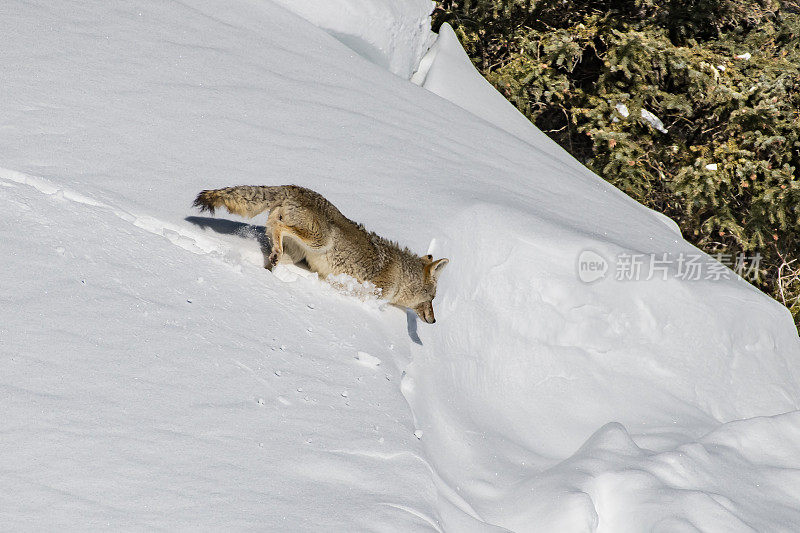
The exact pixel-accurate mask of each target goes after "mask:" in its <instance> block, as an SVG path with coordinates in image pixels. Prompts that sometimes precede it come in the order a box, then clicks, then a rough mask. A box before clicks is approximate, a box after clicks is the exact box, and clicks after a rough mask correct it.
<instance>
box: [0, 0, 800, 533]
mask: <svg viewBox="0 0 800 533" xmlns="http://www.w3.org/2000/svg"><path fill="white" fill-rule="evenodd" d="M396 4H397V5H396ZM423 4H424V3H419V4H417V3H414V4H411V3H404V4H398V3H394V2H378V1H377V0H376V1H374V2H370V3H366V2H365V3H361V4H359V5H360V6H363V8H359V9H358V10H349V11H336V12H333V11H330V12H328V11H325V8H324V6H323V5H322V4H319V3H306V2H297V4H296V5H293V6H292V9H293V10H295V11H297V12H301V13H303V14H304V15H303V16H304V17H306V18H308V19H310V20H313V21H315V23H316V24H318V25H319V26H320V27H321V28H322V29H320V27H317V26H315V25H313V24H311V23H309V22H308V21H307V20H305V19H304V18H303V17H300V16H298V15H297V14H293V13H291V12H289V11H287V10H285V9H284V8H282V7H279V6H278V5H276V4H274V3H271V2H260V3H250V2H233V3H227V2H226V3H221V2H217V1H215V0H196V1H192V2H189V3H163V2H143V3H139V4H137V5H136V6H134V5H131V4H130V3H128V2H123V1H121V0H112V1H108V2H103V3H97V4H81V5H75V4H72V3H67V2H50V3H48V4H46V5H44V4H43V5H33V4H30V3H29V2H24V1H22V0H12V2H11V4H10V8H9V10H7V11H8V13H11V15H10V16H7V17H3V18H2V19H0V47H2V49H3V51H4V56H3V61H5V62H6V64H7V65H8V67H9V68H7V69H5V72H6V73H7V76H6V79H5V80H4V83H5V89H6V93H5V94H6V100H5V101H6V105H4V106H2V108H0V124H2V127H0V145H1V146H3V147H4V153H3V157H2V162H0V167H2V170H0V205H2V207H3V209H4V211H5V212H6V213H7V215H8V216H7V217H5V218H4V220H3V221H2V222H0V239H1V240H2V242H3V245H4V250H7V252H6V253H7V255H6V263H5V264H4V266H5V267H6V272H7V275H6V276H4V278H3V280H2V282H0V298H2V300H3V302H4V303H6V305H5V306H3V312H2V316H0V339H2V342H0V351H2V357H1V358H0V361H2V363H0V365H2V366H0V388H2V390H3V391H4V393H5V394H6V397H5V399H4V406H5V408H6V410H5V413H6V414H5V416H4V422H5V426H4V428H3V430H4V439H3V448H2V452H3V453H0V469H2V470H3V472H4V473H5V475H4V476H2V477H1V478H0V488H2V491H0V508H2V509H3V513H4V515H3V516H4V518H3V520H4V523H5V524H7V525H8V526H9V527H10V528H12V529H19V528H25V527H31V524H35V526H33V527H37V528H39V529H54V528H58V527H64V526H68V527H73V528H74V527H81V526H84V527H91V526H96V525H101V524H102V525H103V526H104V527H108V525H112V526H113V527H125V528H154V527H158V528H165V529H177V528H181V529H186V528H189V527H202V528H205V529H209V528H210V529H229V528H237V529H254V528H257V529H266V530H272V531H286V530H314V531H330V530H380V531H398V530H400V531H422V530H446V531H459V532H461V531H501V530H503V529H502V528H506V529H509V530H514V531H535V530H539V531H585V530H597V531H625V530H631V531H642V530H648V529H654V530H662V531H675V530H691V529H692V528H694V529H700V530H725V531H737V530H746V529H747V528H755V529H759V530H772V531H780V530H793V529H796V528H797V525H798V524H800V516H798V512H799V511H798V505H797V503H796V502H797V497H798V490H799V489H800V480H799V479H798V477H797V472H798V471H800V464H798V459H797V458H798V457H799V456H798V448H799V447H800V430H798V427H800V422H799V421H798V416H797V411H798V403H800V381H799V380H798V378H800V358H799V357H798V356H800V346H799V345H798V342H799V341H798V338H797V335H796V333H795V331H794V328H793V325H792V322H791V318H790V317H789V315H788V312H786V310H785V309H783V308H782V307H780V306H779V305H778V304H776V303H775V302H773V301H771V300H770V299H769V298H767V297H765V296H764V295H763V294H761V293H759V292H758V291H756V290H755V289H753V288H752V287H750V286H749V285H747V284H746V283H744V282H741V281H738V280H734V279H731V280H724V279H721V280H716V281H715V280H699V281H686V280H681V279H679V278H678V276H677V274H678V272H677V270H676V268H677V267H676V265H675V264H671V265H669V266H668V268H666V270H665V271H664V272H665V277H666V279H664V280H662V279H660V278H659V277H654V278H653V279H650V280H647V279H646V277H647V276H643V279H639V280H638V281H618V280H617V279H615V274H616V272H617V266H618V265H617V262H618V259H619V258H620V257H621V256H623V255H624V254H628V255H631V254H643V255H644V256H645V257H646V258H649V254H650V253H654V254H662V253H666V254H670V257H679V256H681V254H683V255H687V254H698V253H699V252H698V251H697V250H695V249H694V248H693V247H691V246H690V245H688V244H687V243H686V242H685V241H683V240H682V239H680V237H679V236H678V235H676V233H675V231H674V227H670V226H668V225H667V224H664V223H663V221H662V219H660V218H658V217H655V216H653V214H652V212H650V211H648V210H646V209H643V208H642V207H641V206H639V205H637V204H635V203H634V202H633V201H631V200H629V199H628V198H627V197H625V196H624V195H622V194H621V193H620V192H619V191H617V190H616V189H614V188H612V187H610V186H609V185H608V184H606V183H605V182H603V181H602V180H600V179H599V178H597V177H596V176H594V175H592V174H591V173H590V172H588V171H587V170H586V169H584V168H582V167H580V165H578V164H577V163H576V162H575V161H574V160H573V159H572V158H570V157H569V156H568V155H566V154H564V153H563V151H561V150H560V149H557V148H556V147H555V146H554V145H553V144H552V143H551V142H550V141H549V140H546V139H545V138H544V137H543V136H542V135H541V134H540V133H539V132H536V130H535V129H534V128H532V126H530V125H529V124H527V123H526V124H527V125H525V124H523V122H522V121H520V119H519V117H516V118H514V117H515V116H514V115H513V113H511V111H513V110H511V111H509V109H508V107H507V104H505V103H504V101H502V102H501V99H498V98H497V97H496V96H495V94H496V93H493V92H492V89H491V87H490V86H488V85H487V84H485V83H484V82H483V80H481V79H480V78H479V77H478V76H477V75H476V73H475V72H474V70H470V69H468V68H466V64H465V63H464V61H463V59H464V57H461V59H458V58H457V57H456V58H455V59H454V58H453V57H454V56H452V55H448V54H451V53H452V54H455V55H456V56H458V52H459V49H458V48H457V47H456V46H457V43H455V42H454V41H453V40H452V38H451V40H450V41H449V44H448V41H447V40H443V39H447V37H445V36H446V35H447V33H445V34H444V35H443V36H442V37H440V41H439V44H438V45H437V46H438V47H437V48H435V49H434V50H435V51H434V52H432V54H434V55H429V56H428V57H427V60H428V63H429V64H428V65H427V66H426V71H425V74H426V75H425V77H424V79H425V82H424V86H425V87H426V88H420V87H418V86H416V85H414V84H413V83H411V82H409V81H408V80H407V79H403V78H404V77H407V74H409V73H410V71H412V70H414V66H415V65H414V60H412V59H411V58H412V57H419V56H421V55H422V51H423V50H424V49H425V44H424V43H425V42H426V40H427V38H428V37H427V34H425V32H424V31H422V29H420V28H422V27H423V26H420V19H419V16H422V15H420V14H421V13H422V6H423ZM337 5H345V4H342V3H340V4H337ZM347 5H348V6H355V5H356V4H355V3H348V4H347ZM321 6H322V7H321ZM398 6H400V7H398ZM311 7H314V9H311ZM303 10H305V11H303ZM380 10H389V11H384V12H391V13H396V16H395V18H393V19H391V20H394V21H395V22H394V23H393V24H396V26H393V28H395V30H396V34H394V35H395V37H393V39H395V40H394V41H392V42H394V43H395V44H394V45H386V46H384V48H381V49H382V50H384V52H385V53H386V54H388V55H385V56H384V57H387V58H389V57H390V56H391V57H400V55H397V56H395V55H394V54H399V51H400V50H406V51H408V49H407V48H404V46H405V45H403V44H402V43H412V44H413V46H412V49H413V50H414V52H413V53H409V55H408V56H406V58H405V59H403V60H402V61H400V62H399V63H393V61H394V60H393V59H391V58H390V59H388V60H387V61H382V60H373V61H372V62H367V61H364V60H363V59H362V58H360V57H355V56H354V54H353V52H352V51H351V50H349V49H347V48H345V47H343V46H342V45H341V43H339V42H337V41H335V40H333V39H331V37H330V33H329V32H331V31H334V32H336V31H339V32H340V33H346V34H351V35H356V36H358V39H359V42H371V43H373V44H375V43H376V42H377V41H370V39H372V37H369V35H373V36H377V35H378V34H379V33H380V31H378V30H373V29H372V26H370V25H369V24H365V22H364V21H365V19H364V18H363V17H367V15H368V14H370V13H375V12H378V11H380ZM392 10H399V11H392ZM312 11H313V13H312ZM314 13H316V14H318V15H319V18H317V19H314V18H313V17H312V15H313V14H314ZM367 18H368V19H369V20H373V18H372V17H367ZM377 19H379V20H381V21H382V22H384V21H386V20H390V19H387V18H386V17H377V18H376V20H377ZM336 28H339V29H338V30H337V29H336ZM347 28H350V29H349V30H347ZM373 31H374V32H375V33H371V32H373ZM445 32H447V30H445ZM451 37H453V36H451ZM375 38H376V39H377V37H375ZM345 40H346V39H345ZM351 44H352V43H351ZM353 46H354V48H357V49H358V48H359V46H360V45H353ZM381 46H383V45H381ZM376 48H380V47H379V46H376ZM361 53H365V49H359V54H361ZM460 54H461V55H462V56H463V51H462V52H460ZM367 55H369V54H367ZM401 55H402V54H401ZM376 57H377V56H376ZM448 57H450V59H448ZM459 61H460V63H459ZM395 64H396V65H401V64H403V65H405V67H403V68H402V69H399V67H398V68H395V67H393V66H392V65H395ZM458 65H460V66H458ZM406 67H408V68H406ZM390 71H391V72H390ZM394 74H401V76H397V75H394ZM428 89H430V90H428ZM434 89H435V90H436V91H437V94H438V95H437V94H434V93H433V92H431V90H434ZM459 93H460V94H463V95H466V96H464V97H463V98H461V99H460V100H459V99H458V98H457V94H459ZM439 95H441V96H439ZM448 99H450V100H452V101H448ZM454 102H455V103H454ZM503 106H506V107H503ZM486 110H492V111H491V113H487V112H486ZM481 113H484V114H483V115H482V114H481ZM245 183H250V184H256V183H263V184H277V183H299V184H303V185H306V186H308V187H311V188H313V189H315V190H317V191H319V192H321V193H323V194H324V195H325V196H327V197H328V198H329V199H330V200H331V201H333V202H334V204H336V205H337V206H338V207H339V208H340V209H341V210H342V211H343V212H344V213H345V214H346V215H348V216H350V217H351V218H353V219H356V220H358V221H360V222H363V223H364V224H365V225H366V226H367V227H368V228H370V229H373V230H376V231H377V232H379V233H381V234H383V235H385V236H387V237H390V238H393V239H397V240H399V241H400V242H401V243H403V244H407V245H409V246H410V247H411V248H412V249H414V250H417V251H419V252H420V253H423V252H424V251H425V250H426V249H427V248H432V250H431V251H432V253H434V254H435V255H437V256H447V257H449V258H450V260H451V261H450V265H449V266H448V269H447V272H446V273H445V274H444V275H443V276H442V279H441V282H440V288H439V294H438V296H437V298H436V300H435V302H434V306H435V308H436V313H437V323H436V325H434V326H429V325H427V324H421V323H418V322H417V321H416V320H415V319H414V318H413V315H407V314H405V313H404V312H402V311H401V310H398V309H395V308H392V307H384V306H379V305H375V302H374V301H368V302H366V303H364V302H361V301H360V300H359V298H356V297H351V296H348V295H343V294H341V293H339V292H337V291H336V290H334V289H330V290H325V289H323V286H322V285H321V282H320V281H318V280H314V279H313V277H312V279H308V278H307V277H306V276H304V275H300V274H298V273H297V272H293V271H291V270H289V271H284V272H283V273H280V272H278V273H277V274H278V275H271V274H269V273H268V272H266V271H264V269H263V268H262V261H263V258H262V255H261V250H260V243H259V240H258V235H259V232H260V231H261V228H260V227H259V225H260V224H262V223H263V219H262V220H259V219H256V220H254V221H248V222H242V221H240V220H237V219H236V217H232V216H227V215H219V216H218V218H213V219H212V218H208V217H203V216H198V214H197V213H193V212H192V211H191V210H190V208H189V206H190V204H191V201H192V199H193V197H194V195H195V194H196V192H197V191H199V190H201V189H205V188H212V187H222V186H227V185H234V184H245ZM432 243H433V244H432ZM586 250H591V251H592V253H594V254H596V255H597V256H599V257H600V258H601V259H602V260H604V261H606V262H607V263H608V264H607V265H606V266H607V267H608V269H607V275H606V276H605V277H604V278H602V279H598V280H596V281H595V282H593V283H590V284H587V283H584V282H582V281H581V279H580V277H579V272H578V268H579V266H580V265H578V264H577V262H578V258H579V257H580V256H581V253H582V252H584V251H586ZM651 265H652V261H650V260H649V259H648V260H646V261H644V262H643V264H642V265H641V266H642V269H644V270H645V271H647V269H648V267H649V266H651ZM409 405H410V406H411V410H409V408H408V406H409Z"/></svg>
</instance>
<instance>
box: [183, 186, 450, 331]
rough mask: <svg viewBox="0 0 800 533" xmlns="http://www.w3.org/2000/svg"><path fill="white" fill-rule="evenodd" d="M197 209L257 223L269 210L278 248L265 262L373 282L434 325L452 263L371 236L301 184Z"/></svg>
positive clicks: (230, 192) (229, 195)
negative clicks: (440, 287) (439, 289)
mask: <svg viewBox="0 0 800 533" xmlns="http://www.w3.org/2000/svg"><path fill="white" fill-rule="evenodd" d="M194 205H195V207H199V208H200V210H202V211H205V210H208V211H210V212H211V213H212V214H213V213H214V210H215V209H216V208H217V207H225V208H226V209H227V210H228V211H229V212H231V213H235V214H237V215H241V216H245V217H248V218H252V217H254V216H256V215H258V214H259V213H262V212H264V211H269V215H268V217H267V223H266V231H267V235H268V236H269V237H270V238H271V240H272V249H271V251H270V255H269V258H268V259H267V261H266V262H265V263H266V264H265V266H266V268H268V269H270V270H271V269H272V267H273V266H274V265H276V264H277V263H278V261H281V260H283V261H286V260H289V261H292V262H298V261H301V260H303V259H305V260H306V262H307V263H308V266H309V267H310V268H311V270H313V271H314V272H317V273H319V275H320V276H321V277H323V278H325V277H327V276H328V275H329V274H347V275H349V276H352V277H353V278H355V279H357V280H359V281H361V282H365V281H368V282H371V283H373V284H374V285H375V286H376V287H378V288H379V289H381V295H382V297H383V298H386V299H387V300H389V301H390V302H391V303H393V304H395V305H399V306H402V307H408V308H410V309H413V310H414V311H415V312H416V313H417V315H419V317H420V318H421V319H422V320H424V321H425V322H428V323H430V324H432V323H434V322H435V321H436V319H435V318H434V315H433V304H432V302H433V298H434V297H435V296H436V284H437V281H438V279H439V275H440V274H441V272H442V269H443V268H444V266H445V265H447V263H448V260H447V259H439V260H437V261H434V260H433V258H432V257H431V256H430V255H427V256H418V255H416V254H414V253H413V252H411V251H410V250H408V248H400V246H398V245H397V243H394V242H392V241H389V240H386V239H384V238H383V237H380V236H378V235H376V234H375V233H372V232H368V231H367V230H366V229H364V226H362V225H361V224H357V223H355V222H353V221H352V220H350V219H349V218H347V217H345V216H344V215H343V214H342V213H341V212H340V211H339V210H338V209H336V207H335V206H334V205H333V204H331V203H330V202H329V201H328V200H326V199H325V198H323V197H322V196H321V195H320V194H318V193H316V192H314V191H312V190H310V189H306V188H304V187H298V186H296V185H280V186H275V187H269V186H250V185H242V186H238V187H227V188H225V189H216V190H207V191H203V192H201V193H200V194H198V195H197V198H196V199H195V201H194Z"/></svg>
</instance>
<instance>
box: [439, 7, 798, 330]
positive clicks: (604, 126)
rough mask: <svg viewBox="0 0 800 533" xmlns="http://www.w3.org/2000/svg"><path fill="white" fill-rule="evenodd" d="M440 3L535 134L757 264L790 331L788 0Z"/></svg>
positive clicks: (690, 235)
mask: <svg viewBox="0 0 800 533" xmlns="http://www.w3.org/2000/svg"><path fill="white" fill-rule="evenodd" d="M438 4H439V7H437V10H436V11H435V12H434V29H438V27H439V26H440V25H441V24H442V23H443V22H449V23H450V24H451V25H453V27H454V29H455V30H456V33H457V34H458V36H459V38H460V39H461V42H462V44H463V45H464V47H465V49H466V50H467V52H468V53H469V54H470V56H471V57H472V58H473V62H474V63H475V65H476V66H477V67H478V69H479V70H480V71H481V72H482V73H483V74H484V75H485V76H486V77H487V79H488V80H489V81H490V82H492V83H493V84H494V85H495V87H497V88H498V90H500V91H501V92H502V93H503V94H504V95H505V96H506V97H507V98H508V99H509V100H510V101H511V102H512V103H513V104H514V105H515V106H517V107H518V108H519V109H520V110H521V111H522V112H523V113H524V114H526V115H527V116H528V117H530V119H531V120H532V121H533V122H534V123H535V124H536V125H537V126H538V127H539V128H540V129H541V130H543V131H544V132H545V133H547V134H548V135H550V136H551V137H552V138H553V139H555V140H556V141H557V142H558V143H559V144H561V146H563V147H564V148H565V149H566V150H568V151H569V152H570V153H571V154H572V155H574V156H575V157H576V158H577V159H578V160H580V161H581V162H583V163H584V164H586V165H587V166H589V167H590V168H591V169H592V170H594V171H595V172H597V173H598V174H599V175H601V176H602V177H604V178H605V179H606V180H608V181H609V182H611V183H613V184H614V185H616V186H617V187H619V188H620V189H622V190H623V191H625V192H626V193H627V194H629V195H630V196H632V197H633V198H635V199H636V200H638V201H639V202H641V203H642V204H644V205H646V206H648V207H651V208H654V209H656V210H658V211H661V212H663V213H665V214H666V215H668V216H670V217H671V218H673V219H674V220H675V221H677V222H678V224H679V225H680V227H681V230H682V231H683V234H684V236H685V237H686V238H687V239H689V240H690V241H692V242H693V243H694V244H696V245H697V246H699V247H700V248H702V249H703V250H705V251H707V252H709V253H711V254H718V253H721V254H731V255H735V254H737V253H740V252H745V253H747V254H750V255H752V254H755V253H758V254H760V255H761V257H762V259H761V263H760V269H759V276H758V279H757V280H756V281H755V283H756V284H757V285H758V286H759V287H760V288H762V289H763V290H765V291H766V292H768V293H770V294H772V295H773V296H774V297H775V298H776V299H778V300H779V301H781V302H783V303H784V304H785V305H786V306H787V307H789V308H790V310H791V311H792V313H793V315H794V316H795V319H796V320H797V321H798V324H800V269H798V263H797V262H795V258H798V257H800V231H799V230H800V209H799V208H798V206H799V205H800V170H799V169H800V15H798V12H800V9H798V6H797V4H791V3H790V2H786V1H784V2H778V0H756V1H749V2H745V1H742V0H682V1H677V0H672V1H667V2H656V1H655V0H622V1H619V2H614V1H592V0H583V1H581V0H540V1H534V0H442V1H440V2H439V3H438ZM737 56H738V57H737ZM626 111H627V113H626ZM643 112H644V113H652V115H655V117H658V118H659V119H660V120H661V121H663V126H664V129H666V133H664V132H662V131H659V129H658V128H656V127H654V126H653V125H652V124H651V123H650V122H649V121H648V120H646V119H645V118H643V117H642V113H643ZM625 115H627V116H625Z"/></svg>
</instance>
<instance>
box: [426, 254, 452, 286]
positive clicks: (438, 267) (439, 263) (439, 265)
mask: <svg viewBox="0 0 800 533" xmlns="http://www.w3.org/2000/svg"><path fill="white" fill-rule="evenodd" d="M449 262H450V260H449V259H437V260H436V261H434V262H433V263H431V264H430V265H427V266H426V267H425V269H426V270H427V271H428V276H429V277H430V278H431V279H432V280H433V281H436V280H438V279H439V274H441V273H442V270H444V267H445V266H447V263H449Z"/></svg>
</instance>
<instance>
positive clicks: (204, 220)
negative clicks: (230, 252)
mask: <svg viewBox="0 0 800 533" xmlns="http://www.w3.org/2000/svg"><path fill="white" fill-rule="evenodd" d="M184 220H185V221H186V222H190V223H192V224H194V225H195V226H198V227H200V228H203V229H210V230H211V231H214V232H216V233H219V234H222V235H235V236H236V237H239V238H241V239H245V240H250V239H255V240H256V241H258V245H259V247H260V248H261V255H263V256H264V265H265V266H266V264H267V259H268V258H269V254H270V253H271V251H272V239H270V238H269V235H267V233H266V231H265V229H264V226H256V225H255V224H248V223H246V222H236V221H234V220H226V219H224V218H211V217H186V218H184Z"/></svg>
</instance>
